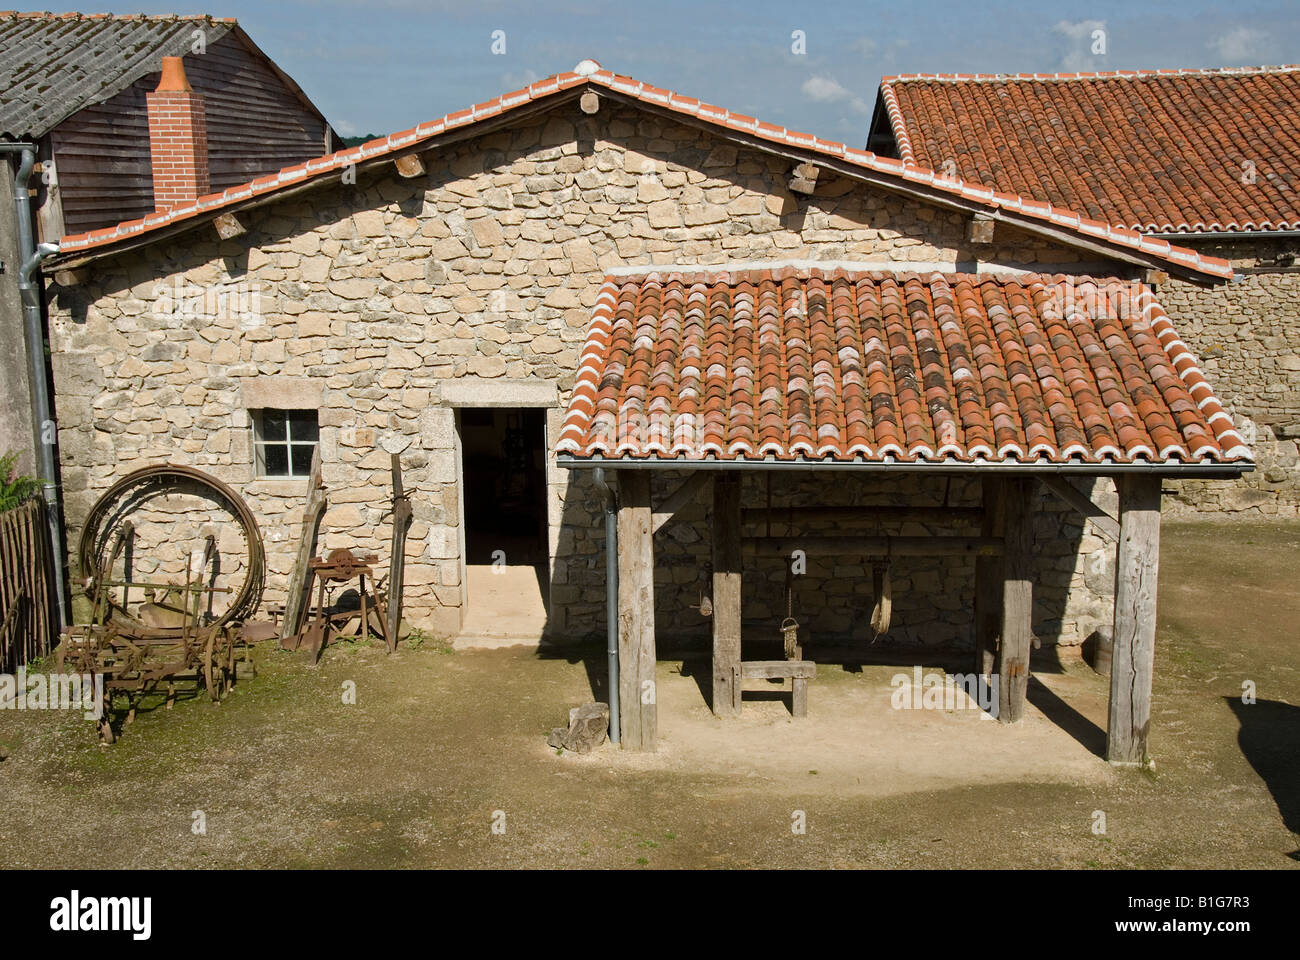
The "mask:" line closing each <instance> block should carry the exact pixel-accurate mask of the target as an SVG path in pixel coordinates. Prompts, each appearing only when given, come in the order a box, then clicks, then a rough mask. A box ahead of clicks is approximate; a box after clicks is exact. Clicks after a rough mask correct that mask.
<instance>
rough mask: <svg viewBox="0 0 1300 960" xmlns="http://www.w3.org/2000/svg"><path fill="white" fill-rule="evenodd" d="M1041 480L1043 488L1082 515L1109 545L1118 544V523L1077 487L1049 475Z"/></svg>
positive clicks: (1065, 480)
mask: <svg viewBox="0 0 1300 960" xmlns="http://www.w3.org/2000/svg"><path fill="white" fill-rule="evenodd" d="M1042 479H1043V486H1045V487H1047V489H1048V490H1051V491H1052V493H1054V494H1056V495H1057V496H1058V497H1060V498H1061V499H1062V500H1064V501H1065V502H1066V503H1068V504H1069V505H1070V506H1072V507H1074V509H1075V510H1077V511H1079V513H1081V514H1083V516H1084V518H1085V519H1086V520H1087V521H1088V522H1089V523H1090V524H1091V525H1092V528H1093V529H1094V530H1096V531H1097V533H1098V534H1100V535H1101V536H1102V537H1103V538H1105V539H1107V540H1109V541H1110V542H1111V543H1118V542H1119V521H1118V520H1116V519H1115V518H1114V517H1112V516H1111V515H1110V514H1109V513H1107V512H1106V511H1105V510H1103V509H1102V508H1101V507H1100V506H1099V505H1098V504H1097V503H1095V502H1094V501H1093V500H1092V499H1091V498H1090V497H1088V496H1087V495H1086V494H1084V493H1082V492H1081V491H1080V490H1079V488H1078V487H1076V486H1075V485H1074V484H1072V483H1071V482H1070V481H1069V480H1067V479H1065V477H1053V476H1051V475H1050V474H1049V475H1045V476H1044V477H1043V478H1042Z"/></svg>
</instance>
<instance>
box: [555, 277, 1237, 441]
mask: <svg viewBox="0 0 1300 960" xmlns="http://www.w3.org/2000/svg"><path fill="white" fill-rule="evenodd" d="M580 365H581V366H580V370H579V372H578V377H577V382H576V384H575V386H574V390H573V397H572V400H571V401H570V403H569V408H568V411H567V412H566V414H565V419H564V425H563V428H562V430H561V434H560V440H559V443H558V444H557V447H556V449H557V452H559V453H561V454H568V455H571V456H574V457H591V456H595V455H601V456H603V457H608V458H638V459H644V458H657V459H662V460H666V461H671V460H674V459H676V460H701V459H705V458H717V459H719V460H758V459H763V458H774V459H776V460H793V459H806V460H820V461H849V462H894V461H900V462H912V463H916V462H947V463H958V464H960V463H963V462H966V463H971V462H973V463H983V462H1000V463H1023V464H1046V463H1052V464H1056V463H1066V462H1079V463H1103V464H1104V463H1129V462H1139V461H1146V462H1155V463H1173V462H1178V463H1193V462H1197V461H1200V462H1202V463H1205V462H1222V461H1249V459H1250V452H1249V451H1248V450H1247V449H1246V447H1245V444H1244V442H1243V440H1242V438H1241V436H1240V435H1238V434H1237V432H1236V431H1235V430H1234V429H1233V424H1232V420H1231V418H1230V417H1229V415H1228V414H1227V412H1226V411H1225V410H1224V408H1223V406H1222V405H1221V404H1220V403H1219V401H1218V399H1217V398H1216V397H1215V395H1214V392H1213V390H1212V389H1211V388H1210V385H1209V384H1208V383H1207V382H1206V380H1205V377H1204V376H1203V375H1202V374H1201V372H1200V370H1199V369H1198V368H1197V364H1196V360H1195V358H1194V357H1193V356H1192V354H1191V353H1190V351H1189V350H1188V348H1187V346H1186V345H1185V344H1184V343H1183V342H1182V341H1181V340H1179V339H1178V335H1177V334H1176V333H1175V332H1174V329H1173V325H1172V324H1171V323H1170V322H1169V318H1168V317H1167V316H1166V315H1165V312H1164V310H1163V309H1161V307H1160V305H1159V303H1157V302H1156V299H1155V297H1154V296H1153V295H1152V294H1151V292H1150V290H1149V289H1148V288H1147V287H1145V286H1143V285H1140V284H1134V283H1130V282H1126V281H1121V280H1114V279H1100V280H1093V279H1091V278H1086V277H1085V278H1078V277H1073V278H1071V277H1065V276H1052V277H1048V276H1039V275H1022V276H994V275H982V274H981V275H975V274H940V273H931V274H924V275H921V274H903V273H900V274H892V273H881V272H846V271H844V270H840V269H834V270H809V269H800V268H780V269H775V270H749V271H731V272H719V273H707V272H701V273H676V272H674V273H667V272H664V273H659V272H651V273H647V274H645V275H641V276H635V277H632V276H629V277H608V278H607V279H606V281H605V284H604V287H603V288H602V290H601V293H600V299H599V301H598V303H597V306H596V309H595V312H594V315H593V317H592V320H591V327H590V331H589V333H588V336H587V341H586V345H585V347H584V349H583V352H582V357H581V361H580ZM891 458H892V459H891Z"/></svg>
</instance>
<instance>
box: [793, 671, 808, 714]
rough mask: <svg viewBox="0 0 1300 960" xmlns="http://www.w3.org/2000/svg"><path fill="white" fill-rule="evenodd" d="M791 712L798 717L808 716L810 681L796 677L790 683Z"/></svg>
mask: <svg viewBox="0 0 1300 960" xmlns="http://www.w3.org/2000/svg"><path fill="white" fill-rule="evenodd" d="M790 691H791V692H790V712H791V713H792V714H794V715H795V716H796V717H806V716H808V681H807V679H805V678H804V677H795V678H794V680H793V681H791V683H790Z"/></svg>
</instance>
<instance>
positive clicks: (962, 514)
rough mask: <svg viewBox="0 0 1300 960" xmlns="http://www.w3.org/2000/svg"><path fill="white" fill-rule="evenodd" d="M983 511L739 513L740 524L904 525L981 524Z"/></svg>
mask: <svg viewBox="0 0 1300 960" xmlns="http://www.w3.org/2000/svg"><path fill="white" fill-rule="evenodd" d="M983 515H984V511H983V509H981V508H980V507H903V506H883V507H746V508H745V509H744V510H742V511H740V518H741V521H742V522H744V523H746V524H750V523H767V522H768V521H771V522H772V524H774V525H776V526H780V525H781V524H783V523H794V522H796V521H800V522H803V521H818V520H820V521H823V522H826V523H846V522H847V523H851V522H853V521H854V520H862V521H864V522H869V523H876V522H885V521H892V522H902V521H915V522H918V523H978V522H979V521H980V519H981V518H982V517H983Z"/></svg>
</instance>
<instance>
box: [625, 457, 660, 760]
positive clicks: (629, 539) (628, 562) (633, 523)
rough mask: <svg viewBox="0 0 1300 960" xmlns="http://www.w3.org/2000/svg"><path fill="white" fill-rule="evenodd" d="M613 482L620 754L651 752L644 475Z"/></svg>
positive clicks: (650, 562) (650, 606) (650, 541)
mask: <svg viewBox="0 0 1300 960" xmlns="http://www.w3.org/2000/svg"><path fill="white" fill-rule="evenodd" d="M615 475H616V476H617V477H618V695H619V720H620V727H621V728H622V742H623V749H624V750H653V749H654V748H655V735H656V727H657V722H656V721H657V706H656V704H657V701H658V691H657V690H656V689H655V597H654V534H653V533H652V531H651V529H650V522H651V508H650V473H649V472H648V471H645V470H625V471H622V472H620V473H617V474H615Z"/></svg>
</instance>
